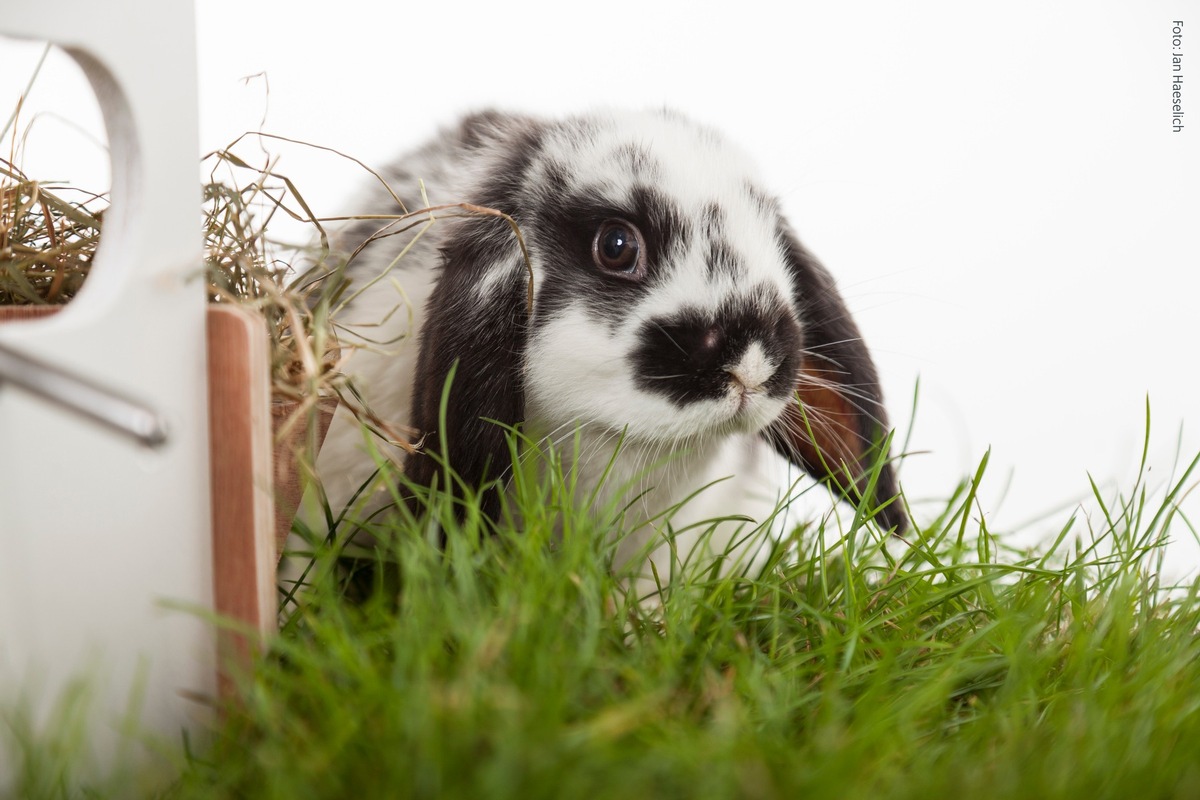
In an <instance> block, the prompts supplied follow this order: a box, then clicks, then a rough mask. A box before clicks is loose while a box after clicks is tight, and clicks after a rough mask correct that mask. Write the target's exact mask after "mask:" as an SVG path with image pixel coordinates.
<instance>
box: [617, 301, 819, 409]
mask: <svg viewBox="0 0 1200 800" xmlns="http://www.w3.org/2000/svg"><path fill="white" fill-rule="evenodd" d="M755 342H757V343H758V344H759V346H760V347H762V349H763V351H764V352H765V354H766V356H767V358H769V359H770V360H771V361H773V362H774V363H775V364H777V365H778V366H777V367H776V369H775V372H774V374H773V375H772V376H771V377H770V378H769V379H768V380H767V381H766V383H765V384H764V385H763V389H764V391H765V393H766V394H767V395H768V396H771V397H786V396H788V395H790V394H791V392H792V389H793V386H794V385H795V380H796V373H797V371H798V370H799V358H800V351H801V339H800V328H799V326H798V325H797V324H796V321H795V319H794V317H793V316H792V312H791V310H790V309H789V308H788V307H787V305H786V304H785V303H784V302H783V300H782V299H781V298H773V299H772V298H771V297H770V295H769V293H767V292H766V291H762V292H759V293H756V295H754V296H750V297H739V298H736V299H731V300H729V301H727V302H726V303H725V304H724V305H722V306H721V308H720V309H718V310H717V312H716V313H715V314H714V313H712V312H711V311H709V312H705V311H702V310H700V309H696V308H687V309H682V310H680V311H679V312H677V313H675V314H672V315H670V316H667V317H661V318H656V319H651V320H648V321H647V322H645V323H644V324H643V325H642V326H641V328H640V329H639V331H638V348H637V350H636V351H635V352H634V353H633V355H632V357H631V360H632V365H631V366H632V368H633V372H634V376H635V381H636V383H637V385H638V387H639V388H641V389H644V390H646V391H647V392H652V393H654V394H659V395H662V396H664V397H666V398H667V399H668V400H670V401H671V402H672V403H674V404H675V405H677V406H685V405H687V404H688V403H694V402H697V401H700V400H715V399H719V398H721V397H724V396H725V395H726V394H727V393H728V391H729V386H730V376H729V373H728V372H727V370H728V369H730V368H732V367H734V366H736V365H737V363H738V361H739V360H740V359H741V358H742V356H743V355H744V354H745V353H746V350H747V349H748V348H749V347H750V345H751V344H752V343H755Z"/></svg>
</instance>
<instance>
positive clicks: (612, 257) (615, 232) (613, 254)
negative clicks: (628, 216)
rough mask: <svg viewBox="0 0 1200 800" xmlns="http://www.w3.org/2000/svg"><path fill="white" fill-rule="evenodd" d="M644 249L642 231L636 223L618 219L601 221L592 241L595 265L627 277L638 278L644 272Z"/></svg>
mask: <svg viewBox="0 0 1200 800" xmlns="http://www.w3.org/2000/svg"><path fill="white" fill-rule="evenodd" d="M644 250H645V245H644V242H643V241H642V232H641V231H639V230H638V229H637V226H636V225H633V224H631V223H628V222H625V221H624V220H619V219H610V220H606V221H604V222H603V223H601V224H600V227H599V228H598V229H597V230H596V238H595V240H594V241H593V242H592V257H593V259H595V261H596V266H598V267H599V268H600V269H602V270H604V271H605V272H611V273H615V274H617V275H620V276H622V277H627V278H640V277H641V276H642V274H643V273H644V272H645V264H644V259H643V257H642V252H643V251H644Z"/></svg>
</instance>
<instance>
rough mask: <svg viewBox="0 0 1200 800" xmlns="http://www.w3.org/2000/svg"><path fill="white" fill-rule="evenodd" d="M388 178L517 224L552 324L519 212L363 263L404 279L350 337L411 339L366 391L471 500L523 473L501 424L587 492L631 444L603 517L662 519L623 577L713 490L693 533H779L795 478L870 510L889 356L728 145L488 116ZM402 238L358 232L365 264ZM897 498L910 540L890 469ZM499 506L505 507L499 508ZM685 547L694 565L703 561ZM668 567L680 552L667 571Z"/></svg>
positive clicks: (443, 223) (369, 305) (334, 464)
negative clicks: (876, 354)
mask: <svg viewBox="0 0 1200 800" xmlns="http://www.w3.org/2000/svg"><path fill="white" fill-rule="evenodd" d="M384 177H385V178H386V179H387V181H388V183H389V184H390V185H391V187H393V189H395V190H397V191H403V192H405V194H403V195H402V198H403V200H404V202H405V203H406V205H407V206H408V208H409V209H410V210H411V209H417V208H421V207H423V206H424V205H425V202H426V200H427V201H428V203H430V204H440V203H458V202H468V203H472V204H475V205H479V206H485V207H488V208H492V209H496V210H499V211H501V212H504V213H505V214H508V215H510V216H511V217H512V219H513V220H515V221H516V223H517V225H518V226H519V228H520V230H521V233H522V235H523V237H524V239H525V242H526V243H527V245H528V252H529V257H530V260H531V263H532V268H533V300H532V306H531V307H530V305H529V303H528V295H527V292H528V281H529V276H528V272H527V269H526V264H525V261H524V260H523V258H522V253H521V250H520V248H519V245H518V242H517V239H516V237H515V236H514V234H513V231H512V228H511V227H510V226H509V225H508V224H507V223H506V222H505V221H504V220H503V219H502V218H499V217H496V216H470V217H466V218H459V219H442V220H439V221H438V222H436V223H435V224H433V225H432V226H430V227H429V229H428V230H425V231H423V232H422V233H421V235H420V236H419V237H418V238H416V240H415V241H414V240H413V233H412V232H409V233H408V234H405V235H403V236H396V237H386V238H381V239H379V240H377V241H375V242H373V243H372V244H370V245H369V246H367V247H366V248H365V249H363V250H362V252H361V253H359V254H358V255H357V257H356V260H355V261H354V263H353V265H352V267H351V270H352V274H353V275H354V276H355V277H356V280H357V284H356V287H355V288H358V287H359V286H362V285H363V283H364V282H365V281H370V280H372V279H375V278H376V277H377V276H378V275H379V274H380V273H385V272H387V270H388V269H389V267H390V268H391V271H390V272H387V274H385V275H384V276H383V277H382V278H379V279H375V281H374V283H371V284H370V285H369V288H366V289H365V290H362V292H361V294H359V295H358V296H357V297H356V298H355V299H354V301H353V302H352V303H351V304H350V306H349V311H348V313H347V314H345V315H344V317H343V321H349V322H350V323H351V324H353V323H354V322H362V323H377V322H379V321H380V320H383V322H382V324H380V325H379V326H378V327H372V328H370V329H369V330H368V331H366V333H365V335H366V336H368V337H369V338H371V339H373V340H375V341H396V340H399V339H401V338H403V337H405V335H406V334H407V338H408V341H401V342H399V343H398V344H389V345H384V346H382V347H375V348H367V349H362V350H360V351H358V352H356V353H355V355H354V356H353V357H352V358H351V359H350V360H349V363H348V366H347V371H348V372H349V373H350V374H351V375H353V376H355V379H356V381H357V382H358V384H359V386H360V387H361V388H362V389H363V391H364V394H365V395H366V397H367V398H368V400H369V401H370V402H371V403H373V404H374V405H375V406H376V407H377V408H378V409H379V411H380V412H381V413H382V415H383V416H385V417H387V418H389V419H393V420H397V421H399V422H402V423H407V424H408V425H410V426H412V427H413V428H415V429H417V430H419V431H421V432H422V433H423V434H424V435H425V439H424V448H425V451H426V452H441V451H442V449H443V448H445V451H446V453H447V455H448V456H449V460H450V463H451V465H452V466H453V467H454V469H455V470H456V471H457V472H458V473H459V474H460V475H461V476H462V477H463V478H464V479H465V480H466V481H467V482H469V483H471V484H475V485H481V484H482V483H484V482H485V481H486V480H487V479H490V478H496V477H503V474H504V473H505V471H506V468H509V469H511V458H510V455H509V451H508V448H507V446H506V442H505V430H504V428H503V427H501V426H500V425H497V424H495V422H493V420H495V421H499V422H502V423H507V424H510V425H511V424H518V423H520V424H522V426H523V430H524V431H525V432H526V433H527V434H530V435H534V436H538V437H549V438H551V439H553V440H555V441H560V442H572V441H573V437H575V436H576V434H577V433H578V436H579V447H578V451H577V453H578V459H577V463H576V466H577V467H578V469H579V474H580V475H581V476H582V480H581V485H582V486H583V487H584V488H585V489H586V490H591V489H592V488H594V486H595V485H596V483H597V482H599V481H600V478H601V475H602V473H604V471H605V470H606V469H607V468H608V467H609V464H610V460H612V457H613V452H614V448H617V447H618V442H620V448H619V453H618V456H617V458H616V459H615V462H613V465H612V471H611V473H610V474H608V477H607V480H606V481H604V486H603V489H602V491H601V492H600V495H599V498H598V500H597V501H596V506H597V507H604V506H605V504H607V503H608V502H609V501H614V500H618V499H619V498H616V497H614V496H613V495H614V493H616V492H618V491H624V492H626V493H627V495H628V497H630V498H634V497H636V498H638V499H637V500H636V501H635V502H634V503H633V504H632V506H631V507H630V509H629V511H628V512H627V514H626V521H627V522H629V521H630V519H629V513H633V514H635V515H637V516H640V517H641V520H643V521H644V520H657V522H652V523H649V524H642V525H641V527H640V529H638V530H637V532H636V533H635V534H634V535H632V536H630V537H629V538H627V539H626V540H624V542H623V543H622V545H621V550H619V552H618V559H625V558H629V557H631V556H632V555H633V554H634V553H635V552H638V551H639V550H640V549H641V548H643V547H645V546H649V547H653V545H650V544H649V543H650V542H651V541H652V540H653V538H654V537H661V535H662V531H661V530H659V528H660V527H664V522H663V519H662V517H661V513H662V512H663V511H664V510H665V509H669V508H671V507H672V506H674V505H676V504H677V503H679V502H680V501H682V500H683V499H684V498H686V497H688V496H689V495H692V494H693V493H694V492H696V490H697V489H700V488H701V487H703V486H706V485H708V484H712V483H714V482H717V483H716V484H715V485H713V486H711V487H709V488H708V489H707V490H705V491H703V492H701V493H700V494H699V495H698V496H697V497H696V498H694V499H693V500H692V501H690V502H688V503H687V504H685V505H684V506H683V507H682V508H681V509H680V510H679V511H678V512H676V513H675V514H674V516H673V517H672V519H671V525H672V527H673V528H674V529H675V530H681V529H685V528H688V526H689V523H693V522H699V521H702V520H706V519H712V518H716V517H728V516H730V515H734V514H740V515H746V516H749V517H751V518H754V519H757V520H762V519H765V518H767V517H768V516H769V515H770V514H771V513H772V512H773V511H774V510H775V509H776V507H777V505H778V503H779V501H780V499H781V498H782V497H783V496H784V495H786V494H787V493H788V491H789V489H790V488H791V487H790V486H789V485H788V484H789V478H788V477H787V476H788V475H789V473H791V474H792V477H795V474H796V473H797V471H796V470H795V469H794V467H795V466H799V467H800V468H802V469H803V470H804V471H805V472H807V473H808V474H810V475H812V476H816V477H817V478H821V479H827V480H829V481H831V482H832V483H833V484H834V486H835V487H838V488H839V489H840V491H842V492H843V493H845V494H847V495H848V496H849V497H851V498H856V497H858V496H859V492H860V490H863V489H864V488H865V487H866V484H867V476H866V475H865V474H864V472H865V470H866V467H867V466H868V465H869V463H870V462H871V461H872V459H873V458H874V456H875V454H876V453H877V451H878V448H879V446H880V443H881V442H882V441H883V439H884V437H885V436H886V434H887V432H888V431H887V423H886V416H885V413H884V408H883V405H882V398H881V393H880V388H879V381H878V378H877V377H876V371H875V367H874V365H873V364H872V361H871V358H870V356H869V354H868V352H867V348H866V346H865V345H864V343H863V341H862V338H861V336H860V334H859V331H858V328H857V327H856V325H855V323H854V322H853V320H851V318H850V316H849V314H848V312H847V309H846V306H845V304H844V303H843V301H842V299H841V297H840V296H839V295H838V292H837V290H836V288H835V286H834V281H833V279H832V278H831V277H830V275H829V273H828V272H826V270H825V269H824V268H823V267H822V266H821V265H820V264H819V263H818V262H817V261H816V260H815V259H814V258H813V257H812V256H811V255H810V254H809V253H808V252H807V251H806V250H805V249H804V248H803V247H802V246H801V244H800V243H799V241H798V240H797V238H796V236H795V234H794V233H793V231H792V229H791V227H790V226H789V225H788V223H787V222H786V221H785V220H784V219H783V217H782V216H781V214H780V210H779V206H778V203H777V202H776V200H775V199H774V198H772V197H771V196H770V195H769V194H768V193H767V192H766V191H764V190H763V189H762V188H760V184H759V181H758V179H757V178H756V173H755V170H754V168H753V167H752V165H751V163H750V162H749V161H748V159H747V158H746V157H745V156H744V155H743V154H742V153H741V152H740V151H739V150H737V149H735V148H734V147H732V146H731V145H730V144H728V143H727V142H726V141H724V140H723V139H722V138H721V137H720V136H719V135H718V134H717V133H715V132H714V131H712V130H710V129H708V128H705V127H702V126H700V125H697V124H696V123H694V122H692V121H690V120H688V119H686V118H684V117H682V116H679V115H677V114H674V113H670V112H639V113H634V112H603V113H592V114H587V115H582V116H575V117H570V118H566V119H562V120H541V119H534V118H530V117H525V116H515V115H507V114H501V113H495V112H488V113H482V114H478V115H475V116H472V117H469V118H467V119H465V120H464V121H463V122H461V124H460V125H459V126H458V127H457V128H455V129H453V130H448V131H444V132H443V133H442V135H441V136H440V137H438V138H437V139H436V140H435V141H433V142H431V143H430V144H428V145H426V146H425V147H424V148H422V149H420V150H418V151H416V152H415V153H413V154H411V155H409V156H408V157H406V158H403V159H401V160H400V161H399V162H398V163H396V164H395V165H393V167H391V169H390V170H388V171H386V172H385V173H384ZM421 182H423V183H424V186H425V189H426V191H427V195H426V197H425V198H421V197H420V196H419V192H418V186H419V185H420V183H421ZM360 202H361V203H362V205H361V206H360V207H359V208H356V209H354V210H355V211H356V212H359V213H374V214H380V213H385V214H386V213H398V209H397V208H396V206H395V201H394V200H393V199H392V198H391V197H390V195H389V194H388V193H387V192H385V191H383V190H382V188H378V187H377V188H376V189H374V190H372V193H371V194H369V195H367V196H365V197H363V198H362V199H361V200H360ZM382 224H383V223H381V222H379V221H359V222H356V223H355V224H353V225H352V226H350V227H349V228H348V229H346V230H344V231H342V233H341V238H342V241H343V242H344V243H346V244H348V245H349V246H351V247H353V246H355V245H357V244H358V243H359V242H361V241H362V240H364V239H366V238H367V237H368V236H369V235H370V234H372V233H374V232H376V231H377V230H379V228H380V227H381V225H382ZM405 248H407V250H405ZM402 251H404V254H403V257H402V258H399V259H397V257H398V256H399V255H400V253H401V252H402ZM398 308H399V309H400V310H397V309H398ZM406 309H411V313H409V312H408V311H407V310H406ZM413 334H417V335H416V336H415V337H414V336H413ZM455 364H457V367H456V374H455V377H454V381H453V383H452V386H451V389H450V394H449V407H448V411H447V418H446V429H445V430H439V426H438V411H439V403H440V400H441V396H442V390H443V386H444V384H445V382H446V378H447V376H448V375H449V373H450V370H451V367H452V365H455ZM797 398H798V399H799V403H798V402H797ZM337 425H338V423H335V428H334V430H332V431H331V433H330V438H329V440H327V442H326V446H325V449H324V451H323V452H322V456H321V462H320V466H321V473H322V475H323V480H324V481H325V485H326V490H327V491H329V492H330V493H331V495H333V496H336V497H346V496H348V494H349V492H350V491H351V490H352V488H353V487H355V486H357V485H358V484H359V483H361V481H362V480H363V479H364V478H365V477H366V475H368V474H369V473H370V471H371V469H372V464H371V462H370V460H369V459H367V458H366V457H365V456H364V455H363V454H362V449H363V448H362V438H361V434H360V433H359V432H358V431H357V430H356V429H354V428H353V426H351V425H347V424H342V426H341V427H340V428H339V427H337ZM789 467H793V469H791V470H789V469H788V468H789ZM405 471H406V473H407V474H408V475H409V476H410V477H411V478H413V479H414V480H416V481H418V482H422V483H427V482H429V481H431V480H433V478H434V476H435V475H437V474H438V473H439V472H440V467H438V466H437V465H436V464H435V462H434V461H433V459H431V458H429V457H428V456H426V455H423V454H420V453H418V454H414V455H410V456H408V457H407V458H406V461H405ZM724 479H728V480H724ZM874 486H875V489H874V491H875V497H874V498H872V500H874V501H875V502H877V503H880V504H883V503H888V501H891V502H890V504H887V505H885V506H884V507H883V509H882V510H881V511H880V512H879V514H878V516H877V520H878V521H879V522H880V523H881V524H882V525H883V526H884V527H893V528H898V529H899V528H902V527H903V526H904V524H905V523H904V519H905V518H904V514H903V509H902V507H901V503H900V502H899V500H893V498H894V496H895V495H896V493H897V489H896V479H895V473H894V471H893V468H892V466H891V464H890V463H889V464H886V465H885V466H883V468H882V471H881V472H880V473H879V474H878V476H877V480H876V482H875V484H874ZM499 502H500V498H499V496H498V495H493V496H491V497H489V498H487V500H486V501H485V510H487V511H488V512H489V513H493V514H494V513H496V512H497V511H498V508H499ZM633 522H634V527H635V528H637V527H638V525H637V522H638V521H637V520H634V521H633ZM741 528H744V523H735V522H732V521H730V522H725V523H722V524H721V525H720V526H718V530H717V531H716V533H715V535H713V538H712V540H711V541H709V545H708V546H710V547H712V548H713V549H715V550H718V551H719V550H720V549H721V548H723V547H724V546H725V544H726V542H727V541H728V540H729V538H730V537H732V536H734V535H736V533H737V531H738V530H739V529H741ZM701 530H702V529H701V528H697V527H695V526H693V528H692V530H690V531H689V532H688V533H686V534H684V536H690V537H692V539H693V540H694V539H696V538H698V537H700V536H701V535H702V533H701ZM677 544H678V545H679V551H680V552H686V550H687V548H688V547H690V546H691V545H692V544H693V542H689V541H677ZM666 557H667V550H666V549H665V547H664V548H659V549H658V550H656V551H655V552H654V554H652V556H651V558H652V559H653V560H655V561H656V562H662V560H663V559H665V558H666ZM657 566H659V567H660V569H662V568H663V567H665V566H666V565H665V563H658V564H657Z"/></svg>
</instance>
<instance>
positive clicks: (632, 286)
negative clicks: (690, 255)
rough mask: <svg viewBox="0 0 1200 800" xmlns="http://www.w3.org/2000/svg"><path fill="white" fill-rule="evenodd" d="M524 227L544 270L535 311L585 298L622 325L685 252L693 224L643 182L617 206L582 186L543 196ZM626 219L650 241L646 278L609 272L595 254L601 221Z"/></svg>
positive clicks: (555, 309) (557, 308)
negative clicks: (597, 262) (599, 265)
mask: <svg viewBox="0 0 1200 800" xmlns="http://www.w3.org/2000/svg"><path fill="white" fill-rule="evenodd" d="M534 206H535V207H534V208H533V209H531V210H529V212H528V214H529V216H530V220H531V222H530V224H529V225H528V226H525V227H524V228H523V229H524V230H525V232H526V235H528V236H529V237H530V242H531V245H532V246H533V247H534V248H535V250H536V252H537V255H538V258H537V264H536V265H535V268H537V269H541V270H542V271H543V278H542V283H541V287H540V289H539V291H538V295H537V298H536V303H537V307H536V314H537V315H538V316H542V315H553V314H554V313H556V312H558V311H561V310H563V309H564V308H566V307H568V306H570V305H572V304H573V303H577V302H578V301H579V300H580V298H586V299H587V303H586V308H587V310H588V312H589V313H591V314H592V315H593V316H595V317H597V318H598V319H602V320H604V321H607V322H609V323H611V324H617V323H619V322H621V321H622V320H624V319H625V312H626V311H627V310H628V308H629V306H630V305H631V304H633V303H634V302H636V301H637V300H638V299H639V298H641V297H643V296H645V294H646V293H647V292H648V291H650V289H651V287H653V286H654V285H656V284H657V283H660V282H661V281H662V280H663V279H664V278H665V277H666V275H665V274H664V271H665V270H666V269H667V268H668V267H669V264H670V262H671V260H672V259H673V258H674V257H675V256H676V255H678V254H679V253H682V252H683V251H684V249H685V248H686V246H687V241H688V239H689V237H690V236H691V228H690V225H689V224H688V222H687V220H686V219H685V218H684V215H683V212H682V211H681V210H680V209H678V208H677V207H676V206H675V204H674V203H673V202H672V201H671V200H670V198H668V197H666V196H665V195H663V194H661V193H660V192H658V191H657V190H655V189H653V188H650V187H638V188H636V189H634V191H633V192H632V198H631V201H630V202H629V203H628V204H625V205H617V204H614V203H612V202H611V201H608V200H606V199H605V198H604V197H603V196H602V195H601V194H600V193H599V192H588V191H587V190H581V191H577V192H575V193H573V194H570V195H567V196H557V197H546V198H542V199H538V200H536V201H535V203H534ZM609 219H624V220H627V221H628V222H631V223H633V224H634V225H636V226H637V227H638V229H639V230H640V231H641V232H642V236H643V238H644V240H645V243H646V254H645V255H646V262H647V269H646V276H645V278H644V279H643V280H641V281H630V280H628V279H626V278H622V277H617V276H614V275H611V274H607V273H605V272H604V271H602V270H600V269H598V268H597V267H596V265H595V262H594V260H593V257H592V243H593V241H594V240H595V236H596V231H597V230H598V229H599V228H600V225H601V223H603V222H604V221H605V220H609Z"/></svg>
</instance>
